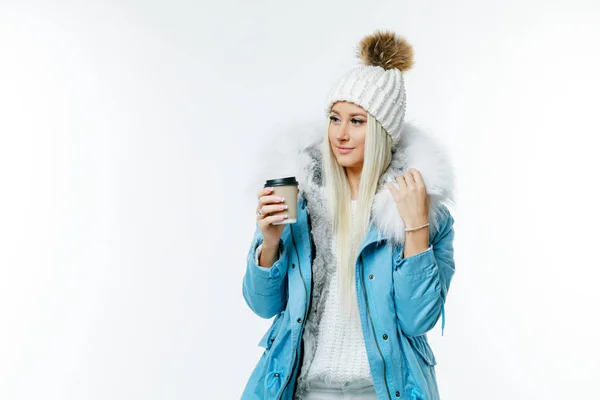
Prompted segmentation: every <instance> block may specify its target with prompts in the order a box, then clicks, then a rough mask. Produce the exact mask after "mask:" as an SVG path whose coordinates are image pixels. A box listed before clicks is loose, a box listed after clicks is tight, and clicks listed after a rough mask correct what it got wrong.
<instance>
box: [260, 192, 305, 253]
mask: <svg viewBox="0 0 600 400" xmlns="http://www.w3.org/2000/svg"><path fill="white" fill-rule="evenodd" d="M298 192H300V188H299V187H298ZM272 193H273V188H263V189H261V190H260V191H259V192H258V195H257V197H258V208H257V210H256V212H257V213H258V212H261V213H262V215H263V216H262V217H259V216H258V215H257V216H256V219H257V221H258V228H259V229H260V231H261V232H262V234H263V243H264V244H265V245H266V246H271V247H279V239H281V234H282V233H283V229H284V228H285V225H272V224H273V222H279V221H283V220H284V219H286V218H287V214H282V215H270V214H273V213H276V212H279V211H282V210H285V208H283V206H285V203H284V202H282V200H281V198H280V197H277V196H275V195H273V194H272Z"/></svg>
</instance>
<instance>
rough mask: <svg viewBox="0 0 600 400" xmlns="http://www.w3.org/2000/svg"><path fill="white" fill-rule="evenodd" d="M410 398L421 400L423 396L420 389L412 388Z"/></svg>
mask: <svg viewBox="0 0 600 400" xmlns="http://www.w3.org/2000/svg"><path fill="white" fill-rule="evenodd" d="M410 398H411V400H419V399H421V398H422V396H421V392H419V389H417V388H412V389H411V391H410Z"/></svg>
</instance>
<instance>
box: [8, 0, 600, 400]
mask: <svg viewBox="0 0 600 400" xmlns="http://www.w3.org/2000/svg"><path fill="white" fill-rule="evenodd" d="M375 29H393V30H394V31H396V32H397V33H399V34H401V35H404V36H405V37H406V38H407V40H408V41H409V42H410V43H411V44H412V45H413V47H414V49H415V65H414V67H413V69H411V70H410V71H408V72H407V73H406V75H405V78H406V85H407V98H408V105H407V118H408V119H412V120H415V121H418V122H419V123H421V124H422V125H424V126H425V127H427V128H428V129H430V130H431V131H432V132H434V133H435V134H436V136H438V137H440V138H441V140H442V141H443V143H444V144H446V145H447V146H448V148H449V150H450V152H451V155H452V157H453V160H454V164H455V167H456V173H457V178H458V179H457V194H458V197H457V200H458V208H457V210H456V213H455V219H456V223H455V234H456V236H455V257H456V275H455V278H454V280H453V283H452V286H451V289H450V292H449V295H448V301H447V304H446V328H445V332H444V336H443V337H441V336H440V324H441V322H439V323H438V325H437V326H436V327H435V328H434V329H433V330H432V331H431V333H429V335H428V336H429V340H430V343H431V345H432V348H433V350H434V352H435V354H436V357H437V360H438V366H437V367H436V368H437V369H436V372H437V376H438V384H439V386H440V390H441V394H442V398H444V399H445V400H454V399H457V400H467V399H473V400H480V399H486V400H496V399H498V400H500V399H502V400H506V399H557V400H558V399H564V398H593V397H594V393H596V392H597V390H598V389H597V388H596V386H597V383H598V382H599V381H600V368H598V366H597V360H598V357H599V355H600V351H599V350H600V346H599V344H598V340H599V336H598V327H599V325H598V320H597V315H598V310H597V306H598V305H600V294H599V291H598V289H597V288H598V281H599V279H600V273H599V272H598V271H599V268H600V261H599V258H598V252H597V249H598V239H599V237H600V235H599V234H598V229H599V223H600V220H599V217H598V206H597V204H596V202H597V199H598V182H599V180H598V178H597V176H596V175H597V174H598V173H599V172H600V168H599V167H600V163H599V161H598V159H599V157H598V155H597V151H598V150H597V149H598V145H597V144H598V134H599V133H600V129H599V128H600V123H599V118H598V115H599V112H598V106H599V101H598V93H600V78H599V74H598V71H599V70H600V55H599V52H598V51H597V42H598V39H600V5H599V3H598V2H597V1H578V0H570V1H523V0H520V1H517V0H509V1H503V2H496V1H478V0H463V1H454V2H445V1H419V2H416V1H413V2H408V1H404V2H402V1H385V2H384V1H374V2H366V1H363V2H355V1H328V2H316V1H309V2H301V3H298V2H294V3H292V2H285V1H255V2H251V1H237V2H231V1H222V2H214V3H209V2H194V1H169V2H167V1H162V2H159V1H143V2H142V1H139V2H133V1H118V2H117V1H112V2H109V1H83V2H61V1H57V2H49V1H48V2H42V1H39V2H28V1H14V2H10V1H9V2H7V1H2V2H0V184H1V193H2V195H1V196H0V327H1V328H0V399H3V400H24V399H28V400H29V399H41V398H44V399H53V400H54V399H56V400H59V399H60V400H81V399H94V400H108V399H110V400H125V399H178V400H179V399H181V400H184V399H238V398H239V397H240V395H241V392H242V390H243V388H244V385H245V384H246V381H247V379H248V377H249V375H250V373H251V371H252V369H253V367H254V365H255V364H256V362H257V361H258V358H259V357H260V354H261V352H262V348H260V347H258V346H257V344H258V341H259V339H260V338H261V337H262V334H263V333H264V331H265V329H266V328H267V327H268V326H269V324H270V321H268V320H264V319H261V318H260V317H257V316H256V315H254V314H252V312H251V311H250V309H249V308H248V307H247V306H246V304H245V302H244V300H243V298H242V294H241V285H242V277H243V274H244V272H245V259H246V254H247V251H248V249H249V245H250V241H251V237H252V234H253V233H254V228H255V215H254V211H255V207H256V198H255V197H253V194H249V193H248V191H247V190H245V186H244V185H245V183H246V182H250V181H252V180H253V179H255V176H256V168H255V167H256V154H259V153H260V151H261V149H262V148H264V146H265V145H268V142H269V141H270V140H271V139H272V137H273V136H272V135H273V134H277V135H285V133H286V132H285V131H286V129H287V128H286V127H289V128H290V129H293V127H294V126H298V125H297V124H301V123H304V122H307V121H314V120H317V121H320V118H323V113H322V110H323V106H324V98H325V95H326V92H327V90H328V89H329V86H330V85H331V84H332V83H333V80H334V79H335V78H337V77H338V76H339V75H340V74H341V73H342V72H344V71H346V70H347V69H349V68H351V67H353V66H354V65H356V62H357V61H356V59H355V58H354V53H353V49H354V46H355V45H356V44H357V43H358V41H359V40H360V38H362V36H364V35H365V34H367V33H371V32H372V31H374V30H375ZM255 189H256V190H255V191H258V189H259V187H257V188H255Z"/></svg>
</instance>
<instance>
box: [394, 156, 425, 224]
mask: <svg viewBox="0 0 600 400" xmlns="http://www.w3.org/2000/svg"><path fill="white" fill-rule="evenodd" d="M396 182H398V185H399V186H400V189H396V187H395V186H394V185H393V184H392V182H388V183H386V186H387V187H388V189H389V190H390V191H391V192H392V196H393V197H394V201H395V202H396V206H397V208H398V212H399V213H400V216H401V217H402V221H404V226H405V227H406V228H407V229H409V228H415V227H417V226H421V225H424V224H426V223H427V222H428V219H429V195H428V194H427V191H426V190H425V182H423V178H422V177H421V173H420V172H419V171H418V170H416V169H414V168H409V169H408V170H407V171H406V172H405V173H403V174H402V175H400V176H397V177H396Z"/></svg>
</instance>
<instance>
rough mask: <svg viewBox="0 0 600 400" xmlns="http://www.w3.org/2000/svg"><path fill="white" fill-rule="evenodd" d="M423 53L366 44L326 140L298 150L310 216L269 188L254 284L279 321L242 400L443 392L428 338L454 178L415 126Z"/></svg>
mask: <svg viewBox="0 0 600 400" xmlns="http://www.w3.org/2000/svg"><path fill="white" fill-rule="evenodd" d="M412 54H413V53H412V47H411V46H410V45H409V44H408V43H407V42H406V41H405V40H404V39H403V38H401V37H399V36H396V35H395V34H394V33H392V32H380V31H378V32H375V33H374V34H372V35H368V36H366V37H365V38H363V40H362V41H361V43H360V44H359V57H360V58H361V59H362V61H363V63H364V65H362V66H359V67H356V68H354V69H352V70H350V71H349V72H348V73H346V74H344V75H343V76H342V77H341V78H340V79H339V80H338V81H337V82H336V83H335V85H334V86H333V87H332V89H331V91H330V92H329V97H328V99H327V115H328V118H329V121H328V129H327V134H326V137H325V138H324V139H321V140H319V141H317V142H313V143H311V144H310V145H308V146H306V147H305V148H304V149H303V150H302V151H301V152H300V153H299V154H298V161H299V166H300V168H299V171H298V174H297V177H298V180H299V182H300V186H299V190H300V193H299V197H298V198H299V201H298V217H297V222H296V223H294V224H288V225H271V224H272V223H273V222H274V221H277V220H281V218H280V217H279V216H275V215H270V214H272V213H274V212H276V211H280V210H281V208H280V206H281V201H280V200H281V199H278V198H277V197H276V196H273V195H272V194H271V193H272V191H270V190H269V188H264V189H262V190H260V192H259V193H258V199H259V204H258V209H257V230H256V233H255V236H254V240H253V241H252V245H251V247H250V251H249V254H248V259H247V269H246V273H245V275H244V279H243V296H244V299H245V301H246V303H247V304H248V306H249V307H250V308H251V309H252V311H254V312H255V313H256V314H257V315H259V316H261V317H263V318H271V317H273V316H275V319H274V320H273V323H272V325H271V327H270V328H269V329H268V331H267V332H266V334H265V335H264V337H263V338H262V340H261V341H260V343H259V344H260V345H261V346H263V347H264V348H265V350H264V352H263V355H262V357H261V359H260V360H259V362H258V364H257V366H256V368H255V369H254V371H253V372H252V374H251V376H250V379H249V381H248V383H247V385H246V388H245V390H244V393H243V395H242V399H286V400H287V399H312V400H316V399H337V398H339V399H342V398H343V399H351V398H352V399H378V398H379V399H390V400H391V399H401V400H409V399H412V400H414V399H431V400H432V399H439V393H438V387H437V382H436V375H435V369H434V366H435V365H436V360H435V357H434V355H433V352H432V350H431V348H430V347H429V344H428V341H427V336H426V333H427V332H428V331H430V330H431V329H432V328H433V327H434V326H435V324H436V323H437V321H438V320H439V318H440V316H441V317H442V334H443V328H444V322H445V321H444V302H445V300H446V296H447V293H448V288H449V286H450V281H451V279H452V277H453V275H454V255H453V239H454V228H453V223H454V219H453V217H452V216H451V214H450V212H449V211H448V208H447V207H446V204H451V203H452V202H453V183H452V182H453V173H452V169H451V166H450V164H449V162H448V158H447V157H446V156H445V155H444V152H443V151H442V149H441V147H440V146H439V145H437V144H436V143H435V142H434V140H433V139H432V138H431V137H429V136H427V135H426V134H425V133H424V132H423V131H421V129H419V128H417V127H416V126H414V125H413V124H410V123H408V122H404V112H405V108H406V101H405V100H406V99H405V90H404V80H403V75H402V73H403V72H404V71H406V70H407V69H409V68H410V67H411V66H412V64H413V59H412Z"/></svg>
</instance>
